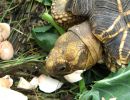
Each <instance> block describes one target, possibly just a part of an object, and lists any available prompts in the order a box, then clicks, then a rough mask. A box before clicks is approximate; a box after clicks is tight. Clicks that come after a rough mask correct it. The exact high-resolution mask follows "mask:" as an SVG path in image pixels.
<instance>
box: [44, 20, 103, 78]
mask: <svg viewBox="0 0 130 100" xmlns="http://www.w3.org/2000/svg"><path fill="white" fill-rule="evenodd" d="M101 58H102V47H101V44H100V42H99V41H98V40H97V39H96V38H95V37H94V36H93V34H92V33H91V30H90V26H89V24H88V22H87V21H85V22H84V23H81V24H79V25H76V26H73V27H72V28H70V29H69V30H68V31H67V32H66V33H65V34H63V35H61V36H60V37H59V39H58V40H57V42H56V44H55V46H54V48H53V49H52V50H51V52H50V54H49V56H48V58H47V59H46V68H45V69H46V70H47V72H48V74H50V75H51V76H54V77H56V78H59V79H62V78H63V76H64V75H66V74H69V73H72V72H74V71H75V70H80V69H89V68H91V67H92V66H93V65H94V64H96V63H97V62H98V61H99V60H100V59H101Z"/></svg>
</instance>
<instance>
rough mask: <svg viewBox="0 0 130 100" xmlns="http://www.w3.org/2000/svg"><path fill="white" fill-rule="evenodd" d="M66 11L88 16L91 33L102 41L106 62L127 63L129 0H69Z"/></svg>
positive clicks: (129, 42) (129, 20)
mask: <svg viewBox="0 0 130 100" xmlns="http://www.w3.org/2000/svg"><path fill="white" fill-rule="evenodd" d="M66 11H70V12H71V13H72V14H74V15H82V16H88V17H89V22H90V24H91V28H92V33H93V34H94V35H95V36H96V37H97V38H98V39H99V40H100V41H101V42H102V43H103V46H104V50H105V54H106V56H107V57H108V58H107V59H106V60H107V62H109V63H111V64H113V62H114V63H115V64H118V65H126V64H128V62H129V61H130V0H69V1H68V2H67V5H66ZM112 61H113V62H112ZM108 66H109V67H110V66H113V65H110V64H109V65H108ZM115 69H116V68H115Z"/></svg>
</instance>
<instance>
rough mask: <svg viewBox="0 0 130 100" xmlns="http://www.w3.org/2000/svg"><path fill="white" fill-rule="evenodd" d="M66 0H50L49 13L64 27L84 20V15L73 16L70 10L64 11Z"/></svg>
mask: <svg viewBox="0 0 130 100" xmlns="http://www.w3.org/2000/svg"><path fill="white" fill-rule="evenodd" d="M67 1H68V0H52V6H51V14H52V16H53V18H54V19H55V21H56V22H57V23H59V24H60V25H61V26H62V27H64V28H65V29H68V28H69V27H71V26H73V25H76V24H79V23H81V22H83V21H85V20H86V18H85V17H81V16H75V15H73V14H72V13H70V12H66V11H65V6H66V3H67Z"/></svg>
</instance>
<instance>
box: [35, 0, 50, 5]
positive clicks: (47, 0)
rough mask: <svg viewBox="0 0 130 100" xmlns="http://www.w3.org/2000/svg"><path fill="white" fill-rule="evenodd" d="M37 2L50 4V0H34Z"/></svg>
mask: <svg viewBox="0 0 130 100" xmlns="http://www.w3.org/2000/svg"><path fill="white" fill-rule="evenodd" d="M35 1H37V2H39V3H42V4H44V5H45V6H51V3H52V1H51V0H35Z"/></svg>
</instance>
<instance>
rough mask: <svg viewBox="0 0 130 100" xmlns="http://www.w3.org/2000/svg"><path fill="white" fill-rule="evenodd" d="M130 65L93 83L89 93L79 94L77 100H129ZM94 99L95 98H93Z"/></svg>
mask: <svg viewBox="0 0 130 100" xmlns="http://www.w3.org/2000/svg"><path fill="white" fill-rule="evenodd" d="M129 94H130V65H129V66H128V67H127V68H121V69H119V70H118V71H117V72H116V73H111V74H110V75H109V76H108V77H107V78H105V79H103V80H100V81H97V82H95V84H94V85H93V87H92V89H91V90H90V91H86V92H84V93H83V94H81V96H80V98H79V100H101V98H102V97H103V98H105V100H109V99H110V98H116V100H130V95H129ZM95 97H96V98H95Z"/></svg>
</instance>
